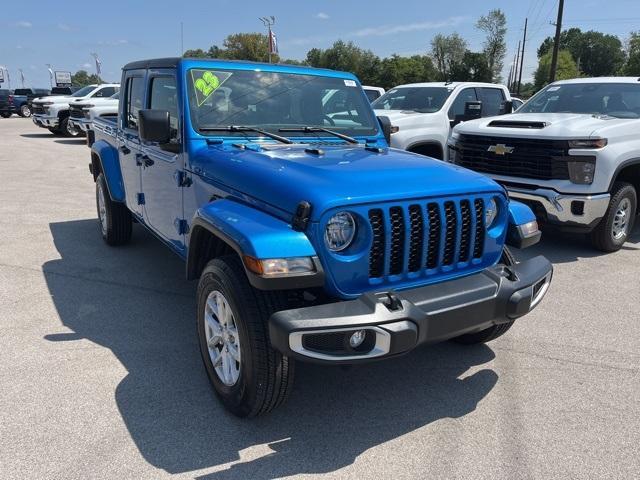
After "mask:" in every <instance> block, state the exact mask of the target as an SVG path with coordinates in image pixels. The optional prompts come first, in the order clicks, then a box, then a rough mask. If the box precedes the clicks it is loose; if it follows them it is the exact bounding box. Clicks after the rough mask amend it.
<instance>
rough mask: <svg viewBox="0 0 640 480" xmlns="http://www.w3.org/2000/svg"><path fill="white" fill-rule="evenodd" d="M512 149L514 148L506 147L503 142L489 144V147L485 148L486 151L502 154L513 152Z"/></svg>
mask: <svg viewBox="0 0 640 480" xmlns="http://www.w3.org/2000/svg"><path fill="white" fill-rule="evenodd" d="M513 150H514V148H513V147H508V146H506V145H505V144H504V143H499V144H497V145H491V146H490V147H489V148H487V152H493V153H495V154H496V155H504V154H505V153H511V152H513Z"/></svg>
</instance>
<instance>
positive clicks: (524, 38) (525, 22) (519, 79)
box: [517, 0, 562, 96]
mask: <svg viewBox="0 0 640 480" xmlns="http://www.w3.org/2000/svg"><path fill="white" fill-rule="evenodd" d="M561 1H562V0H561ZM528 20H529V19H528V18H525V19H524V35H523V36H522V54H521V55H520V74H519V75H518V90H517V93H518V96H520V87H521V86H522V67H523V65H524V46H525V43H527V21H528Z"/></svg>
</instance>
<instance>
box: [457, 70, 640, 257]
mask: <svg viewBox="0 0 640 480" xmlns="http://www.w3.org/2000/svg"><path fill="white" fill-rule="evenodd" d="M639 80H640V79H638V78H637V77H632V78H629V77H612V78H581V79H575V80H564V81H559V82H555V83H553V84H551V85H549V86H547V87H546V88H544V89H543V90H541V91H540V92H538V93H537V94H536V95H535V96H534V97H533V98H531V99H530V100H529V101H528V102H527V103H525V104H524V105H523V106H522V107H520V108H519V109H518V111H517V113H513V114H511V115H505V116H503V117H500V118H494V119H480V120H474V121H470V122H465V123H463V124H461V125H458V126H456V128H455V129H454V131H453V134H452V136H451V138H450V140H449V155H448V157H449V161H451V162H454V163H456V164H458V165H461V166H464V167H467V168H470V169H472V170H476V171H478V172H482V173H485V174H487V175H489V176H491V177H492V178H493V179H495V180H497V181H498V182H499V183H501V184H502V185H503V186H505V187H506V188H507V190H508V192H509V196H510V197H512V198H515V199H518V200H521V201H523V202H525V203H528V204H529V205H530V206H531V207H532V208H533V210H534V212H536V215H537V216H538V218H539V220H541V221H542V222H544V223H548V224H553V225H556V226H559V227H560V228H561V229H563V230H568V231H571V232H576V233H579V232H583V233H589V235H590V238H591V241H592V244H593V245H594V247H595V248H597V249H599V250H602V251H605V252H612V251H615V250H618V249H620V248H621V247H622V245H623V244H624V243H625V242H626V240H627V238H628V236H629V234H630V232H631V229H632V228H633V224H634V220H635V216H636V213H637V198H638V197H637V192H638V190H639V189H640V81H639Z"/></svg>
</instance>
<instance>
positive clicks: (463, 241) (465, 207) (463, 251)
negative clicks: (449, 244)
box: [460, 200, 473, 262]
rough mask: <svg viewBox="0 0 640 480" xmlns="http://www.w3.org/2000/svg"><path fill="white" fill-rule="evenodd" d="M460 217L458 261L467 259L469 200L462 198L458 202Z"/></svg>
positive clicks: (469, 218) (468, 248) (470, 223)
mask: <svg viewBox="0 0 640 480" xmlns="http://www.w3.org/2000/svg"><path fill="white" fill-rule="evenodd" d="M460 217H461V231H460V261H461V262H467V261H469V253H470V252H469V250H470V248H471V242H470V240H471V229H472V226H473V225H472V221H471V204H470V202H469V200H462V201H461V202H460Z"/></svg>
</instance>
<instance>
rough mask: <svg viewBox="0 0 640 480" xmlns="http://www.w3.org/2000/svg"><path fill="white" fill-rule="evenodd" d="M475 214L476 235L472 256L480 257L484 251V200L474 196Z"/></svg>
mask: <svg viewBox="0 0 640 480" xmlns="http://www.w3.org/2000/svg"><path fill="white" fill-rule="evenodd" d="M473 205H474V207H475V215H476V235H475V241H474V243H473V258H480V257H482V252H483V251H484V231H485V228H484V202H483V201H482V199H481V198H476V199H475V200H474V202H473Z"/></svg>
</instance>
